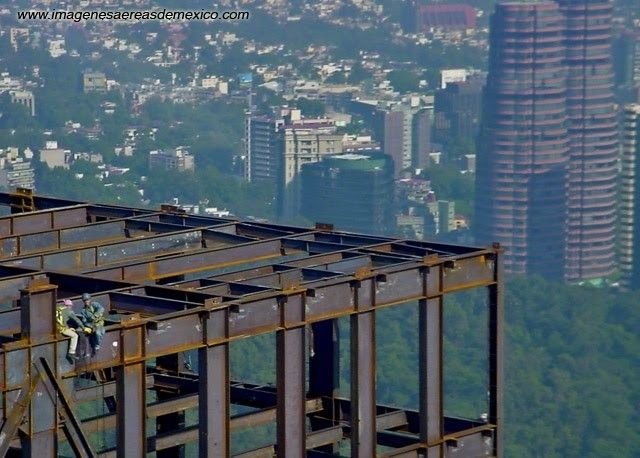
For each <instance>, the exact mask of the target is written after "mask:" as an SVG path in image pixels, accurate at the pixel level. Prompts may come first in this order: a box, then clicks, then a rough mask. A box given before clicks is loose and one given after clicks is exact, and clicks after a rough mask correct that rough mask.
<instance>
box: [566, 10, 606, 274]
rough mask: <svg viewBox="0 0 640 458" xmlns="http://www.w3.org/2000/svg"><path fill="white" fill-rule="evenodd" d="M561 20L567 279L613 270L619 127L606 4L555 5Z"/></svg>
mask: <svg viewBox="0 0 640 458" xmlns="http://www.w3.org/2000/svg"><path fill="white" fill-rule="evenodd" d="M558 4H559V5H560V9H561V11H562V13H563V14H564V17H565V22H566V31H565V36H566V41H565V55H566V60H565V62H566V65H567V70H568V75H567V115H568V117H569V137H570V141H571V143H570V159H569V188H568V189H569V194H568V201H567V204H568V223H567V224H568V233H567V261H566V263H567V266H566V278H567V280H587V279H596V278H603V277H606V276H607V275H610V274H612V273H613V272H614V270H615V236H616V235H615V234H616V188H617V162H618V153H619V151H618V125H617V113H616V109H615V106H614V96H613V69H612V59H611V14H612V10H613V3H612V1H610V0H559V1H558Z"/></svg>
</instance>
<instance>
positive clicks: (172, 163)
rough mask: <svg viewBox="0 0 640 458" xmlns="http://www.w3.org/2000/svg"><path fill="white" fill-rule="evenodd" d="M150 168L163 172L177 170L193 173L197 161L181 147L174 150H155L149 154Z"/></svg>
mask: <svg viewBox="0 0 640 458" xmlns="http://www.w3.org/2000/svg"><path fill="white" fill-rule="evenodd" d="M149 168H150V169H156V168H158V169H162V170H176V171H178V172H192V171H193V170H195V161H194V158H193V156H192V155H191V153H189V151H187V150H186V149H185V148H184V147H182V146H179V147H177V148H175V149H173V150H169V151H162V150H154V151H150V152H149Z"/></svg>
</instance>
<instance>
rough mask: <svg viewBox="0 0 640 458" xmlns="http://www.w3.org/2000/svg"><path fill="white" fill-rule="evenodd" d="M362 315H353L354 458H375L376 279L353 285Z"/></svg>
mask: <svg viewBox="0 0 640 458" xmlns="http://www.w3.org/2000/svg"><path fill="white" fill-rule="evenodd" d="M354 290H355V296H354V297H355V305H356V309H357V310H358V311H359V313H356V314H355V315H351V456H354V457H359V458H370V457H372V456H376V442H377V441H376V438H377V434H376V337H375V331H376V321H375V311H374V310H373V302H374V300H375V293H374V291H375V280H374V278H370V279H367V280H363V281H362V282H358V283H356V284H355V285H354Z"/></svg>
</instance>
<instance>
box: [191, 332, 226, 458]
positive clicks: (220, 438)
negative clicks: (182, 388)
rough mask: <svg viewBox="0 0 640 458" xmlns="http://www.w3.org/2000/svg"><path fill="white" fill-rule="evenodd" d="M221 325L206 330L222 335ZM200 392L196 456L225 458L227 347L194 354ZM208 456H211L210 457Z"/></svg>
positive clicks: (222, 345)
mask: <svg viewBox="0 0 640 458" xmlns="http://www.w3.org/2000/svg"><path fill="white" fill-rule="evenodd" d="M223 327H224V323H211V325H210V327H208V328H207V329H206V331H207V335H208V334H209V332H210V333H211V334H213V335H214V336H215V335H216V334H224V329H222V328H223ZM198 370H199V371H200V392H199V405H198V418H199V426H200V427H199V431H198V432H199V441H198V451H199V456H200V457H202V458H206V457H208V456H227V455H228V454H229V451H230V438H229V437H230V436H229V434H230V431H229V429H230V428H229V416H230V412H229V344H221V345H217V346H213V347H204V348H201V349H200V350H198ZM210 454H211V455H210Z"/></svg>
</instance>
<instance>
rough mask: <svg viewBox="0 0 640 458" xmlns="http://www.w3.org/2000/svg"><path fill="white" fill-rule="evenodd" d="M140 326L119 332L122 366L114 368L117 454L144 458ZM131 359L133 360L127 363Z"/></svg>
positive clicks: (143, 401)
mask: <svg viewBox="0 0 640 458" xmlns="http://www.w3.org/2000/svg"><path fill="white" fill-rule="evenodd" d="M143 331H144V330H143V328H142V327H139V326H137V327H132V328H125V329H123V330H122V331H121V334H120V352H121V355H122V359H123V360H122V362H121V365H120V366H118V367H117V369H116V401H117V403H118V404H117V408H116V419H117V436H116V437H117V443H118V449H117V457H118V458H128V457H136V458H137V457H144V456H146V451H147V431H146V401H145V399H146V396H145V390H146V381H145V372H146V371H145V363H144V361H139V358H141V357H142V356H143V354H144V352H143V348H142V345H143V341H144V335H143ZM129 359H134V360H135V362H131V363H127V360H129Z"/></svg>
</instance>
